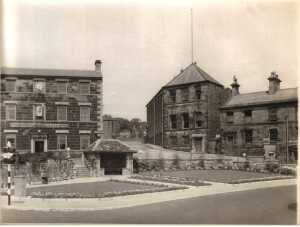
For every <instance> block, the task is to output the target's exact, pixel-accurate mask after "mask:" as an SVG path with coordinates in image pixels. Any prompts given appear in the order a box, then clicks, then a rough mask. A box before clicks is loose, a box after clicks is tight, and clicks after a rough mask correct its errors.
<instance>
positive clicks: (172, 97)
mask: <svg viewBox="0 0 300 227" xmlns="http://www.w3.org/2000/svg"><path fill="white" fill-rule="evenodd" d="M170 102H171V103H175V102H176V90H170Z"/></svg>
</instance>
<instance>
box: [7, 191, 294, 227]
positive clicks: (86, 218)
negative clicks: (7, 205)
mask: <svg viewBox="0 0 300 227" xmlns="http://www.w3.org/2000/svg"><path fill="white" fill-rule="evenodd" d="M295 202H296V186H295V185H292V186H280V187H268V188H261V189H255V190H244V191H238V192H233V193H220V194H213V195H208V196H200V197H195V198H187V199H179V200H173V201H166V202H160V203H153V204H147V205H142V206H133V207H124V208H120V209H112V210H90V211H84V210H83V211H82V210H74V211H72V212H70V211H60V210H59V211H55V210H53V211H43V210H42V211H40V210H38V211H33V210H14V209H3V210H2V212H3V217H2V218H3V219H2V221H3V223H56V224H58V223H72V224H75V223H90V224H91V223H94V224H96V223H97V224H100V223H106V224H108V223H109V224H223V225H224V224H248V225H249V224H260V225H262V224H273V225H274V224H277V225H278V224H285V225H286V224H296V223H297V213H296V210H295V209H290V208H289V206H290V205H291V204H294V203H295Z"/></svg>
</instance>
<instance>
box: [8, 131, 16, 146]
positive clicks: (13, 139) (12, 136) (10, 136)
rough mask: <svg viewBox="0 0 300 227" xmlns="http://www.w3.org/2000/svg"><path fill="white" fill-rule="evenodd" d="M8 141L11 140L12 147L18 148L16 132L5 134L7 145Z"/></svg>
mask: <svg viewBox="0 0 300 227" xmlns="http://www.w3.org/2000/svg"><path fill="white" fill-rule="evenodd" d="M8 141H9V142H10V144H11V147H12V148H16V145H17V143H16V135H15V134H7V135H6V136H5V146H6V145H7V142H8Z"/></svg>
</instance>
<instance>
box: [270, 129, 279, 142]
mask: <svg viewBox="0 0 300 227" xmlns="http://www.w3.org/2000/svg"><path fill="white" fill-rule="evenodd" d="M269 133H270V142H271V143H276V142H277V140H278V130H277V128H271V129H270V130H269Z"/></svg>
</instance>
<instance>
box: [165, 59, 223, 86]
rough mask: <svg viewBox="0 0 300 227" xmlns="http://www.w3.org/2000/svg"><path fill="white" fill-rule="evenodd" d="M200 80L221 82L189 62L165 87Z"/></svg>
mask: <svg viewBox="0 0 300 227" xmlns="http://www.w3.org/2000/svg"><path fill="white" fill-rule="evenodd" d="M202 81H209V82H212V83H215V84H217V85H220V86H222V87H223V85H222V84H221V83H219V82H218V81H217V80H215V79H214V78H213V77H211V76H210V75H208V74H207V73H206V72H205V71H204V70H202V69H201V68H200V67H199V66H197V64H196V63H192V64H190V65H189V66H188V67H186V68H185V69H184V70H183V71H181V72H180V73H179V74H178V75H177V76H176V77H174V78H173V79H172V80H171V81H170V82H169V83H167V84H166V85H165V87H169V86H175V85H181V84H190V83H196V82H202Z"/></svg>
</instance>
